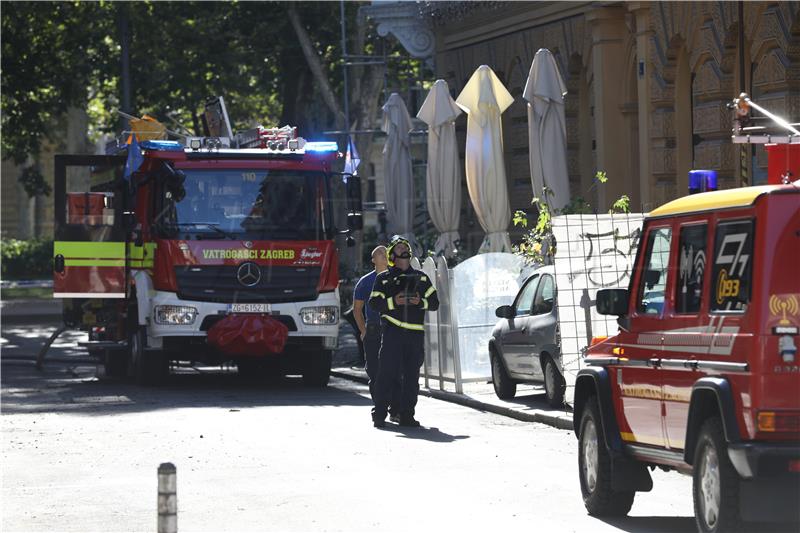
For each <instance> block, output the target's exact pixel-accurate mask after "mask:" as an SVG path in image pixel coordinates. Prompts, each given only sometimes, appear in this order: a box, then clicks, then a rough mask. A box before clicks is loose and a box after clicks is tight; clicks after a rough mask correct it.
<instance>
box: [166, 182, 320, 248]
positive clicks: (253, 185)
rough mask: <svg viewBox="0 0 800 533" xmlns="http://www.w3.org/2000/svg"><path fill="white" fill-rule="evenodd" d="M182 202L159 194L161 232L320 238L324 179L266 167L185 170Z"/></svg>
mask: <svg viewBox="0 0 800 533" xmlns="http://www.w3.org/2000/svg"><path fill="white" fill-rule="evenodd" d="M184 172H185V174H186V180H185V181H184V184H183V188H184V191H185V194H184V195H183V197H182V198H179V196H180V195H176V194H174V192H173V191H170V190H169V189H165V190H164V191H163V208H162V210H161V212H162V213H163V216H162V217H161V220H160V221H159V224H158V226H159V227H160V228H162V230H163V231H165V232H167V233H169V234H172V235H174V234H175V233H181V234H190V235H192V236H196V237H197V238H204V237H206V238H220V235H223V237H222V238H225V237H230V238H234V239H236V238H248V239H292V240H321V239H325V238H326V236H325V234H326V227H329V226H330V224H328V222H327V220H326V214H325V208H324V195H325V193H324V191H325V186H324V185H325V184H324V175H323V174H322V173H321V172H305V171H293V170H268V169H230V170H216V169H215V170H186V171H184Z"/></svg>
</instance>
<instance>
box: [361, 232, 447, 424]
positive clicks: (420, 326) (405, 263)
mask: <svg viewBox="0 0 800 533" xmlns="http://www.w3.org/2000/svg"><path fill="white" fill-rule="evenodd" d="M387 255H388V257H389V269H388V270H385V271H383V272H381V273H380V274H378V276H377V277H376V278H375V284H374V285H373V287H372V294H371V295H370V299H369V305H370V307H372V308H373V309H374V310H376V311H377V312H378V313H379V314H380V315H381V348H380V352H379V355H378V361H379V368H378V377H377V380H376V384H375V407H374V409H373V410H372V421H373V424H374V426H375V427H378V428H380V427H384V425H385V424H386V422H385V420H386V413H387V411H388V408H389V404H390V402H391V401H392V390H393V388H394V386H395V384H396V383H397V382H400V390H401V394H400V405H399V406H393V407H395V408H396V409H397V410H398V413H397V414H395V415H393V416H392V418H391V420H392V421H393V422H397V423H398V424H399V425H401V426H408V427H416V426H419V422H417V421H416V420H415V419H414V408H415V407H416V405H417V395H418V394H419V369H420V367H421V366H422V363H423V360H424V358H425V329H424V322H425V312H426V311H436V310H437V309H438V308H439V298H438V297H437V296H436V289H435V288H434V287H433V284H432V283H431V280H430V279H428V276H427V275H426V274H425V273H424V272H421V271H419V270H415V269H413V268H411V245H410V244H409V242H408V241H407V240H406V239H403V238H402V237H394V238H393V239H392V241H391V242H390V243H389V248H388V249H387Z"/></svg>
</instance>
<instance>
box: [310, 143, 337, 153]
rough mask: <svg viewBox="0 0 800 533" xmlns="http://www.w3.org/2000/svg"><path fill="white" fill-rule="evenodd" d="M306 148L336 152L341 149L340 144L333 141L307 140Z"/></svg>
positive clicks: (312, 150)
mask: <svg viewBox="0 0 800 533" xmlns="http://www.w3.org/2000/svg"><path fill="white" fill-rule="evenodd" d="M305 150H306V152H336V151H338V150H339V145H338V144H336V143H335V142H333V141H317V142H307V143H306V145H305Z"/></svg>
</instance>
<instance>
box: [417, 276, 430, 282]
mask: <svg viewBox="0 0 800 533" xmlns="http://www.w3.org/2000/svg"><path fill="white" fill-rule="evenodd" d="M419 280H420V281H428V278H426V277H425V276H420V277H419Z"/></svg>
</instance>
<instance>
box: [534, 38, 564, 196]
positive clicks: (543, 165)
mask: <svg viewBox="0 0 800 533" xmlns="http://www.w3.org/2000/svg"><path fill="white" fill-rule="evenodd" d="M565 94H567V87H566V85H565V84H564V80H563V79H562V78H561V74H559V72H558V65H557V64H556V60H555V58H554V57H553V54H551V53H550V50H548V49H546V48H540V49H539V51H538V52H536V55H535V56H534V57H533V63H532V64H531V70H530V72H529V73H528V81H527V82H526V84H525V92H523V94H522V96H523V98H525V100H527V101H528V144H529V150H528V154H529V157H530V164H531V183H532V184H533V193H534V194H535V195H537V196H539V197H542V195H543V192H542V191H543V188H544V187H547V188H548V189H549V190H550V191H551V193H552V194H551V195H548V197H547V198H546V199H545V200H546V201H547V203H548V204H549V205H550V207H551V208H553V209H561V208H563V207H564V206H565V205H567V204H568V203H569V173H568V171H567V125H566V120H565V118H564V95H565Z"/></svg>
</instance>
